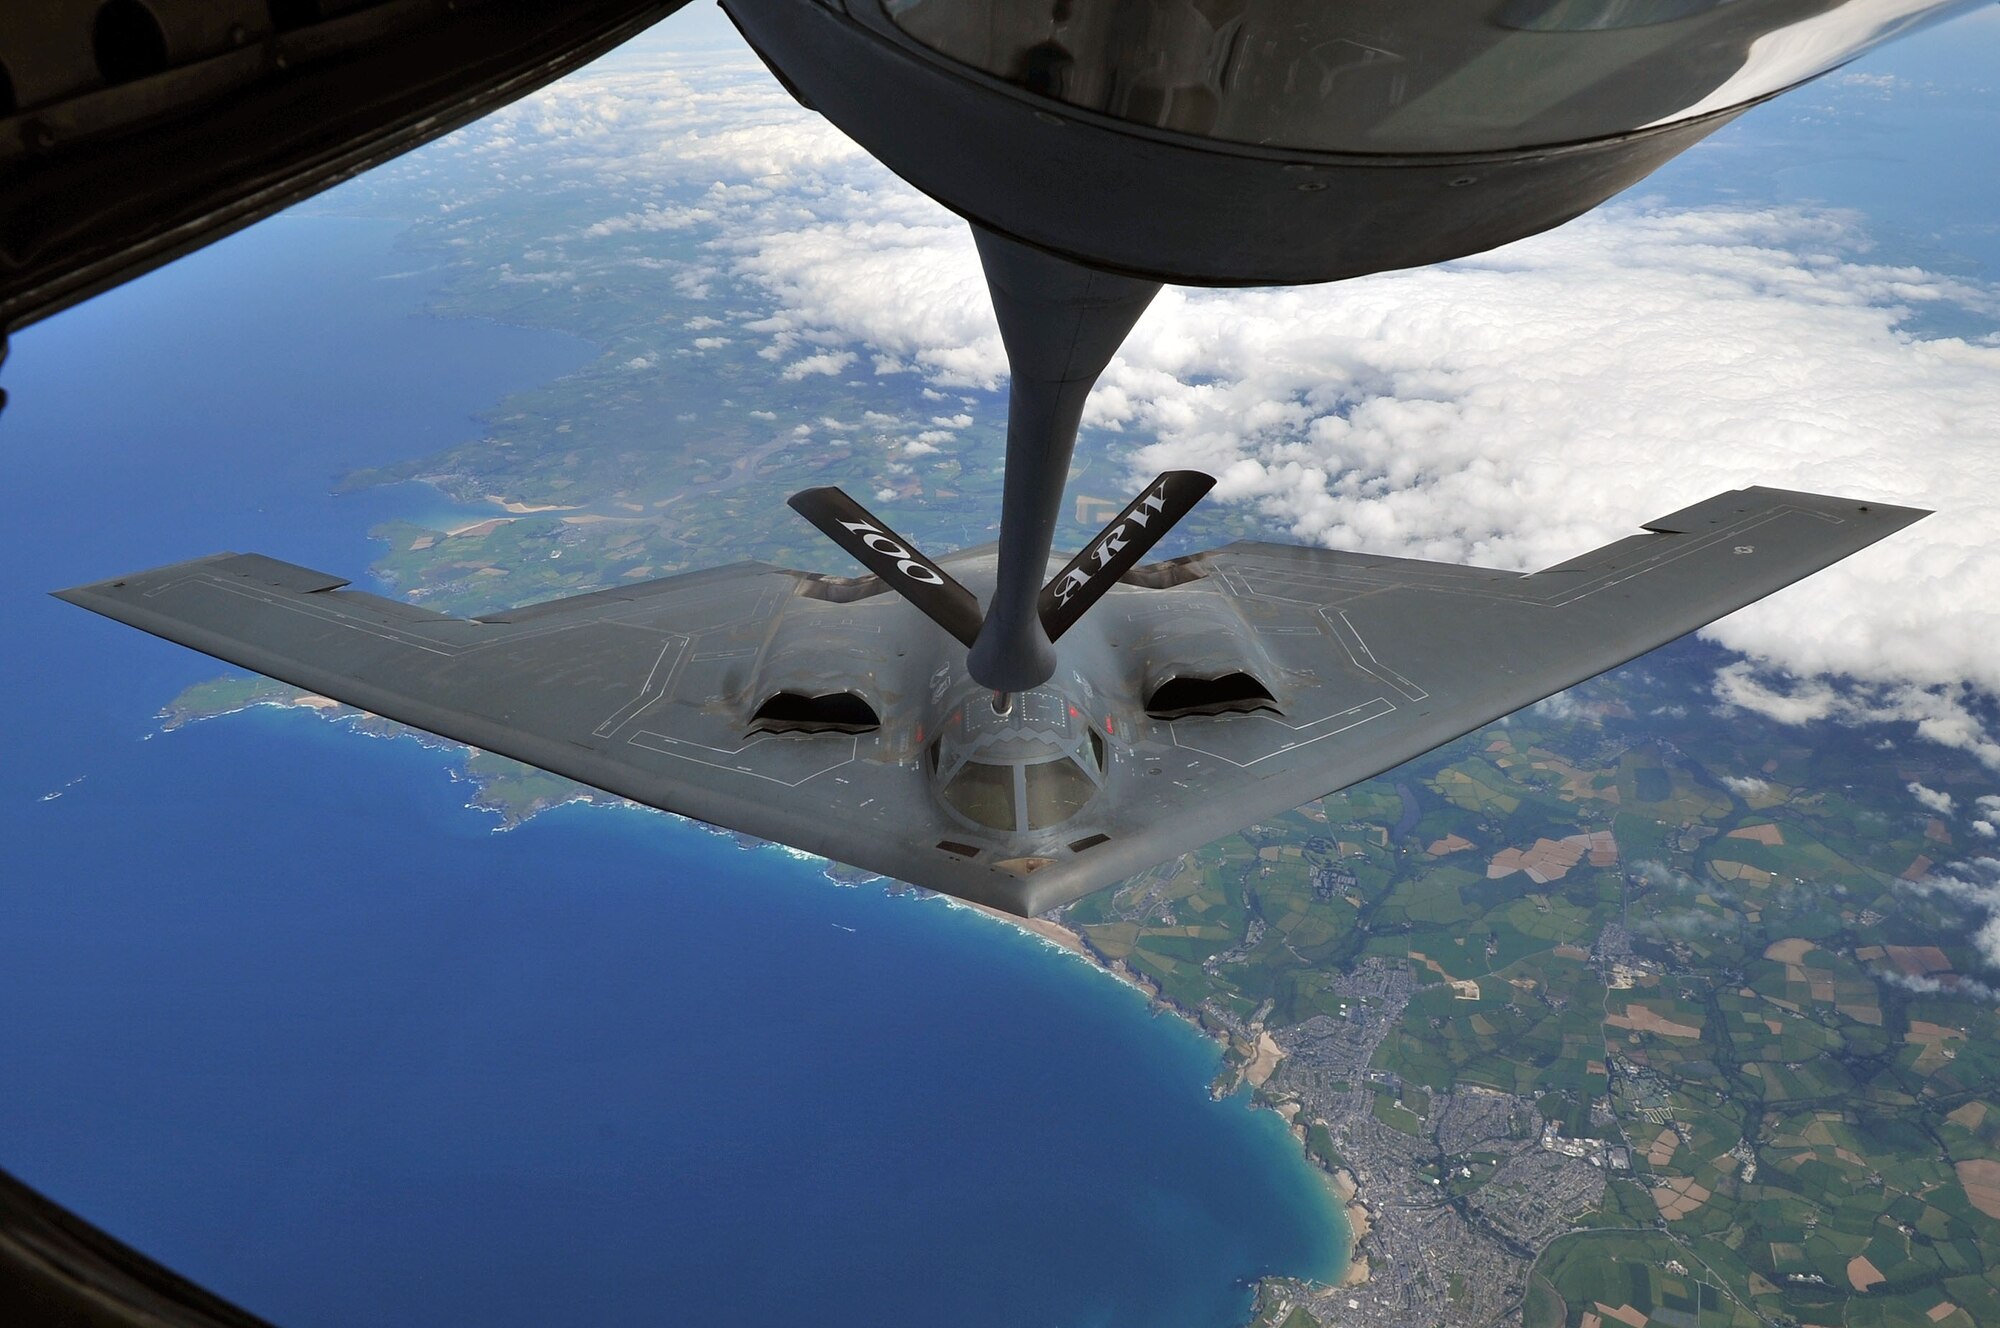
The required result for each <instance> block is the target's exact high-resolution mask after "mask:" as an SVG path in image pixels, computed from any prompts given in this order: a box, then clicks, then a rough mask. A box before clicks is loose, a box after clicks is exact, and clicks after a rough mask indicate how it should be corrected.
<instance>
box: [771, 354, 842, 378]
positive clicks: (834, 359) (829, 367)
mask: <svg viewBox="0 0 2000 1328" xmlns="http://www.w3.org/2000/svg"><path fill="white" fill-rule="evenodd" d="M852 363H854V352H853V351H847V350H823V351H821V352H820V353H819V354H817V355H808V356H806V357H805V358H804V359H802V360H793V361H792V362H791V363H790V364H788V365H786V366H785V371H784V373H782V374H780V375H779V377H781V378H785V379H787V380H794V381H795V380H797V379H800V378H805V377H807V376H809V375H811V374H837V373H839V372H840V371H841V370H842V369H845V368H846V367H847V366H848V365H850V364H852Z"/></svg>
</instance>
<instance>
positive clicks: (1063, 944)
mask: <svg viewBox="0 0 2000 1328" xmlns="http://www.w3.org/2000/svg"><path fill="white" fill-rule="evenodd" d="M939 898H942V899H946V900H948V901H949V902H950V903H951V904H952V906H953V907H957V908H968V909H972V910H973V911H975V912H979V913H984V914H985V915H986V916H988V917H990V918H993V919H995V920H997V921H1000V922H1004V923H1007V924H1008V925H1010V926H1012V927H1015V928H1017V929H1019V930H1021V931H1024V932H1027V933H1028V934H1029V935H1032V936H1035V937H1037V938H1039V939H1041V940H1042V941H1044V942H1046V943H1048V944H1050V945H1053V946H1056V947H1058V948H1060V949H1063V950H1067V951H1069V952H1070V953H1071V954H1074V955H1076V956H1078V957H1079V958H1081V959H1083V960H1085V961H1086V962H1088V963H1089V964H1090V965H1091V967H1093V968H1095V969H1097V970H1098V971H1100V972H1102V973H1105V974H1108V975H1109V976H1111V977H1113V978H1116V979H1118V980H1119V981H1120V982H1124V983H1126V984H1128V985H1129V986H1132V987H1135V988H1137V989H1138V990H1139V991H1141V992H1143V993H1144V994H1145V995H1146V997H1147V998H1148V1000H1150V1001H1151V1002H1152V1004H1153V1006H1154V1008H1155V1009H1160V1010H1165V1011H1168V1012H1169V1013H1171V1014H1173V1015H1175V1016H1176V1017H1178V1018H1180V1019H1182V1020H1184V1021H1185V1022H1187V1023H1188V1024H1190V1025H1192V1026H1193V1027H1194V1028H1195V1029H1196V1030H1197V1031H1199V1032H1201V1033H1203V1034H1206V1035H1207V1036H1209V1037H1211V1038H1215V1039H1216V1040H1218V1041H1220V1042H1221V1043H1222V1044H1223V1054H1224V1057H1225V1060H1228V1059H1229V1058H1231V1057H1232V1056H1235V1055H1236V1054H1237V1052H1236V1048H1235V1047H1234V1045H1233V1040H1232V1039H1231V1037H1230V1036H1229V1035H1228V1034H1226V1033H1216V1032H1214V1031H1213V1030H1211V1029H1209V1028H1207V1027H1206V1026H1205V1025H1203V1023H1202V1022H1201V1020H1200V1019H1199V1018H1198V1017H1197V1016H1196V1015H1195V1014H1194V1013H1193V1012H1192V1011H1189V1010H1186V1009H1184V1008H1182V1007H1181V1006H1180V1005H1178V1004H1177V1003H1175V1002H1174V1001H1172V1000H1169V999H1168V998H1167V997H1166V996H1165V995H1164V994H1163V993H1162V992H1161V991H1160V989H1159V988H1158V987H1157V986H1155V985H1154V984H1153V983H1152V982H1151V981H1149V980H1148V979H1147V978H1146V977H1145V975H1144V974H1142V973H1139V972H1136V971H1135V970H1133V969H1131V968H1128V967H1127V966H1126V965H1125V964H1124V963H1123V962H1122V961H1119V960H1113V959H1107V958H1106V957H1105V956H1104V955H1102V954H1101V953H1099V952H1098V951H1097V949H1096V948H1095V947H1094V946H1092V945H1091V944H1090V942H1089V940H1088V939H1087V938H1085V937H1084V935H1083V934H1082V933H1081V932H1078V931H1076V930H1074V929H1073V928H1070V927H1067V926H1064V925H1063V924H1062V923H1060V922H1056V921H1054V920H1053V919H1050V918H1022V917H1016V916H1015V915H1014V914H1012V913H1005V912H1002V911H1001V910H999V909H997V908H992V907H989V906H988V905H985V904H975V903H972V902H971V901H969V900H961V899H952V898H951V897H950V896H948V895H940V896H939ZM1254 1031H1255V1033H1256V1038H1255V1041H1254V1042H1253V1043H1251V1046H1250V1050H1249V1054H1248V1056H1247V1057H1246V1058H1244V1059H1241V1060H1237V1061H1236V1062H1235V1064H1234V1065H1233V1067H1231V1066H1227V1065H1226V1066H1225V1070H1224V1076H1226V1077H1227V1079H1228V1086H1227V1088H1226V1089H1225V1090H1223V1091H1220V1092H1218V1093H1217V1096H1218V1097H1227V1096H1229V1095H1231V1094H1233V1093H1235V1092H1236V1091H1238V1090H1239V1089H1241V1088H1242V1087H1243V1086H1244V1085H1246V1084H1247V1085H1249V1087H1250V1088H1251V1104H1250V1105H1251V1108H1252V1109H1253V1110H1257V1111H1269V1112H1271V1113H1273V1114H1274V1115H1276V1116H1278V1117H1279V1118H1280V1119H1282V1120H1283V1121H1284V1122H1285V1125H1286V1127H1287V1128H1288V1129H1289V1130H1290V1132H1291V1135H1292V1138H1293V1139H1294V1140H1296V1141H1297V1143H1298V1145H1299V1151H1300V1155H1301V1157H1302V1158H1303V1160H1304V1161H1305V1163H1306V1165H1307V1166H1309V1167H1311V1168H1312V1169H1313V1171H1314V1172H1315V1173H1317V1174H1318V1176H1319V1177H1320V1180H1321V1181H1322V1183H1324V1184H1325V1185H1326V1187H1327V1190H1328V1192H1329V1193H1330V1194H1331V1195H1332V1197H1333V1201H1334V1206H1335V1208H1336V1209H1338V1210H1339V1212H1340V1214H1341V1217H1342V1218H1343V1220H1344V1221H1345V1223H1346V1226H1347V1239H1346V1243H1345V1245H1344V1246H1343V1247H1342V1249H1341V1251H1340V1254H1341V1272H1340V1275H1339V1276H1338V1277H1337V1278H1335V1279H1334V1280H1333V1281H1332V1282H1330V1283H1329V1282H1322V1281H1319V1280H1318V1279H1312V1278H1292V1277H1283V1276H1277V1277H1266V1278H1263V1279H1261V1280H1260V1283H1259V1294H1258V1300H1259V1302H1260V1303H1261V1301H1262V1298H1263V1293H1264V1291H1265V1290H1266V1289H1273V1290H1282V1288H1284V1287H1286V1286H1288V1285H1295V1286H1305V1287H1319V1288H1326V1287H1333V1288H1339V1289H1350V1288H1356V1287H1360V1286H1363V1285H1365V1284H1366V1283H1367V1281H1368V1276H1369V1269H1368V1256H1367V1255H1365V1254H1363V1253H1362V1252H1361V1244H1362V1242H1363V1241H1364V1240H1366V1239H1367V1237H1368V1233H1369V1232H1370V1231H1371V1230H1373V1229H1374V1216H1375V1215H1374V1213H1373V1212H1371V1211H1370V1210H1369V1208H1368V1205H1367V1204H1366V1203H1365V1202H1364V1201H1363V1200H1362V1199H1361V1184H1360V1181H1359V1180H1358V1179H1357V1178H1356V1177H1355V1175H1354V1173H1353V1172H1352V1171H1350V1170H1349V1169H1348V1168H1346V1167H1332V1168H1329V1167H1327V1166H1326V1165H1325V1164H1324V1163H1322V1162H1321V1161H1320V1159H1319V1158H1317V1157H1315V1156H1314V1155H1313V1153H1312V1151H1311V1149H1309V1148H1308V1147H1307V1146H1306V1139H1307V1135H1308V1131H1309V1130H1310V1129H1311V1126H1312V1125H1313V1124H1314V1123H1315V1122H1312V1121H1302V1120H1300V1118H1299V1105H1298V1103H1297V1102H1296V1101H1295V1100H1292V1099H1290V1098H1284V1099H1273V1098H1270V1097H1267V1096H1266V1095H1265V1093H1264V1087H1265V1085H1266V1084H1268V1083H1269V1082H1270V1079H1271V1076H1272V1075H1274V1074H1275V1073H1277V1069H1278V1065H1279V1063H1280V1062H1281V1061H1283V1060H1284V1057H1285V1051H1284V1048H1282V1047H1280V1046H1279V1045H1278V1042H1277V1039H1275V1038H1273V1037H1272V1036H1271V1034H1270V1032H1269V1031H1268V1030H1267V1029H1265V1028H1264V1027H1263V1026H1262V1025H1257V1026H1256V1027H1255V1029H1254ZM1223 1082H1224V1080H1223V1079H1222V1078H1218V1080H1217V1082H1216V1085H1214V1087H1215V1088H1221V1087H1222V1084H1223ZM1317 1123H1320V1124H1324V1122H1317Z"/></svg>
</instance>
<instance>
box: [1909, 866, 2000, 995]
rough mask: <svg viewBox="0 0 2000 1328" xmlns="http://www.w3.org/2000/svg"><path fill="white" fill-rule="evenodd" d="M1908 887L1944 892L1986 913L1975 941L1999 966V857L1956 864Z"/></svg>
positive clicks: (1927, 892)
mask: <svg viewBox="0 0 2000 1328" xmlns="http://www.w3.org/2000/svg"><path fill="white" fill-rule="evenodd" d="M1906 888H1907V889H1909V890H1910V891H1911V892H1912V893H1914V894H1917V895H1922V896H1930V895H1942V896H1944V897H1945V898H1947V899H1950V900H1954V901H1956V902H1957V903H1960V904H1962V905H1964V906H1965V907H1967V908H1969V909H1971V910H1973V911H1975V912H1977V913H1981V914H1984V921H1982V922H1981V923H1980V926H1979V930H1978V931H1976V932H1975V933H1974V934H1973V937H1972V943H1973V945H1974V946H1975V947H1976V948H1977V949H1978V950H1979V953H1980V957H1981V958H1983V959H1984V960H1985V961H1986V962H1987V963H1988V964H1990V965H1992V966H1994V967H1996V968H2000V858H1974V859H1972V860H1971V861H1970V862H1960V863H1954V864H1952V865H1951V866H1950V867H1948V868H1945V869H1943V870H1942V871H1935V872H1932V873H1931V874H1930V875H1929V876H1926V877H1925V878H1924V879H1923V880H1921V881H1919V882H1917V883H1916V884H1915V885H1912V886H1908V887H1906Z"/></svg>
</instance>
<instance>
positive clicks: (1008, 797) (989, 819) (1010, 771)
mask: <svg viewBox="0 0 2000 1328" xmlns="http://www.w3.org/2000/svg"><path fill="white" fill-rule="evenodd" d="M944 800H945V801H946V802H948V803H950V804H951V806H952V809H953V810H955V811H956V812H957V813H958V814H959V815H960V816H963V817H965V819H966V820H968V821H972V822H974V823H976V824H978V825H983V826H988V827H990V828H992V829H994V830H1012V829H1014V767H1013V766H1011V765H988V764H986V763H985V762H983V761H967V762H966V763H965V764H964V765H963V766H961V767H960V768H959V771H958V773H957V774H956V775H954V776H952V780H951V783H949V784H947V785H945V788H944Z"/></svg>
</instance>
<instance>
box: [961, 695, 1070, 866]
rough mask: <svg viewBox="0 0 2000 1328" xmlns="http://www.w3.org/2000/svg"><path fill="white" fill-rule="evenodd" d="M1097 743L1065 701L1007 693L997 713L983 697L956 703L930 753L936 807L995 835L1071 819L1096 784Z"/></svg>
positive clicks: (1044, 827)
mask: <svg viewBox="0 0 2000 1328" xmlns="http://www.w3.org/2000/svg"><path fill="white" fill-rule="evenodd" d="M1104 756H1105V751H1104V739H1103V738H1102V737H1101V736H1100V735H1099V734H1098V732H1097V730H1096V728H1095V726H1094V725H1093V724H1092V722H1091V719H1090V717H1089V716H1088V715H1086V714H1085V713H1084V711H1083V710H1082V708H1081V707H1079V706H1078V705H1077V704H1076V703H1075V702H1073V701H1072V700H1071V699H1070V698H1068V697H1066V696H1064V695H1062V694H1061V693H1060V692H1057V691H1054V690H1053V689H1050V688H1037V689H1035V690H1033V691H1027V692H1019V693H1015V694H1014V695H1013V696H1012V697H1011V704H1010V705H1009V706H1008V707H1007V709H1006V710H1005V711H1001V710H998V709H996V708H995V707H994V705H993V704H992V698H991V695H990V694H989V693H986V692H974V693H969V694H967V695H966V696H965V697H963V698H961V700H960V702H959V704H958V705H957V706H955V707H954V708H953V710H952V712H951V714H950V715H949V716H948V717H947V719H946V721H945V724H944V726H943V729H942V731H941V732H940V733H939V734H938V737H937V739H936V740H935V742H934V743H933V744H932V748H931V763H932V770H931V778H932V787H933V789H934V791H935V792H936V794H937V798H938V801H939V803H940V804H941V805H942V806H943V807H944V809H945V810H946V812H948V813H949V814H950V815H951V816H952V817H954V818H955V819H957V820H959V821H961V822H963V823H965V824H966V825H969V826H975V827H978V828H979V829H982V830H986V831H991V832H998V833H1000V834H1003V835H1014V834H1032V833H1035V832H1038V831H1043V830H1050V829H1053V828H1055V827H1056V826H1059V825H1062V824H1064V823H1065V822H1067V821H1070V820H1072V819H1074V818H1075V817H1076V816H1077V814H1078V813H1080V812H1081V811H1082V810H1083V809H1084V808H1085V807H1086V806H1087V805H1088V804H1089V803H1090V802H1091V800H1092V799H1094V798H1095V797H1096V796H1097V794H1098V792H1099V791H1100V790H1101V789H1102V788H1103V786H1104Z"/></svg>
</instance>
